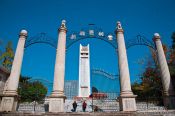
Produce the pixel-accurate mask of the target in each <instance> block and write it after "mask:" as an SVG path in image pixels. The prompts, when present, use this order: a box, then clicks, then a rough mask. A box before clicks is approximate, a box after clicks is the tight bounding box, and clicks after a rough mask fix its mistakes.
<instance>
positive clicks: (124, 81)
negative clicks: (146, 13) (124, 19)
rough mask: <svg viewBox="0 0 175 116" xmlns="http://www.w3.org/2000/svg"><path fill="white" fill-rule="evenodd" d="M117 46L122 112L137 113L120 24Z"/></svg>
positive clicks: (118, 26)
mask: <svg viewBox="0 0 175 116" xmlns="http://www.w3.org/2000/svg"><path fill="white" fill-rule="evenodd" d="M116 36H117V44H118V45H117V46H118V63H119V74H120V97H119V103H120V110H121V111H136V102H135V97H136V96H135V95H133V93H132V91H131V82H130V74H129V67H128V60H127V54H126V47H125V40H124V34H123V29H122V26H121V23H120V22H117V29H116Z"/></svg>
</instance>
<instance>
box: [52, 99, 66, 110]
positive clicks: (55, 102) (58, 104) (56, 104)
mask: <svg viewBox="0 0 175 116" xmlns="http://www.w3.org/2000/svg"><path fill="white" fill-rule="evenodd" d="M63 110H64V106H63V99H60V98H51V99H50V103H49V111H50V112H63Z"/></svg>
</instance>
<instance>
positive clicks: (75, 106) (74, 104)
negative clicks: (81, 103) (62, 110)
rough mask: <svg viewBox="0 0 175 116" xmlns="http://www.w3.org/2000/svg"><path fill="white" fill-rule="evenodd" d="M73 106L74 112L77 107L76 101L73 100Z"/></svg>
mask: <svg viewBox="0 0 175 116" xmlns="http://www.w3.org/2000/svg"><path fill="white" fill-rule="evenodd" d="M72 106H73V112H76V109H77V103H76V101H74V103H73V104H72Z"/></svg>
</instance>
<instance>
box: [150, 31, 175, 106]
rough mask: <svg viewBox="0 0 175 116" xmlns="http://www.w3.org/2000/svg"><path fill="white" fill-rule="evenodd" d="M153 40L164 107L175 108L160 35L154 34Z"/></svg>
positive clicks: (174, 97)
mask: <svg viewBox="0 0 175 116" xmlns="http://www.w3.org/2000/svg"><path fill="white" fill-rule="evenodd" d="M153 40H154V43H155V46H156V48H157V58H158V62H159V67H160V73H161V80H162V85H163V95H164V105H165V106H166V107H168V108H175V91H174V89H173V85H172V82H171V76H170V72H169V68H168V64H167V61H166V57H165V54H164V50H163V47H162V43H161V40H160V35H159V34H158V33H155V34H154V37H153Z"/></svg>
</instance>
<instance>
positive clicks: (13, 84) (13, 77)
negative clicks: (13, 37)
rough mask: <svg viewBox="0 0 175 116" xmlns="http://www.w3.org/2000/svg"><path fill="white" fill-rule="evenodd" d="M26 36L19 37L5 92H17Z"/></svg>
mask: <svg viewBox="0 0 175 116" xmlns="http://www.w3.org/2000/svg"><path fill="white" fill-rule="evenodd" d="M25 40H26V36H20V38H19V41H18V45H17V49H16V53H15V57H14V60H13V65H12V69H11V73H10V77H9V80H8V83H7V91H14V92H16V91H17V88H18V83H19V77H20V73H21V65H22V60H23V54H24V45H25Z"/></svg>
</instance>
